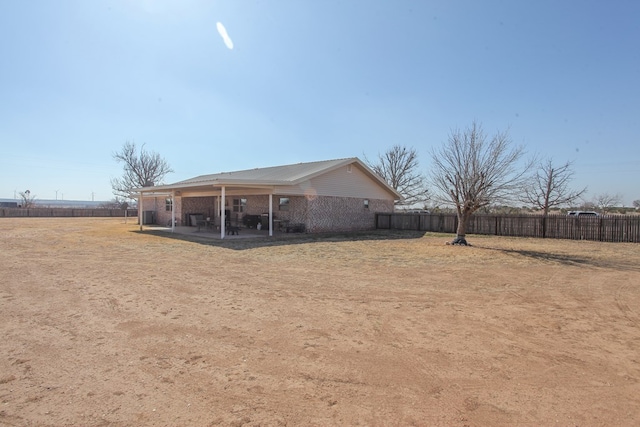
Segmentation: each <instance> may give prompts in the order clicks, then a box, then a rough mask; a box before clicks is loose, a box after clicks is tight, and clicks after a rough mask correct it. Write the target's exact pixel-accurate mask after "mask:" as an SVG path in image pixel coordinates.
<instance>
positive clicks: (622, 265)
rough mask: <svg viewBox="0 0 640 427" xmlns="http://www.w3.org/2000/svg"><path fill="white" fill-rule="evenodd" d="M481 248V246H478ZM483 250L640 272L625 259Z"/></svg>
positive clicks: (635, 265)
mask: <svg viewBox="0 0 640 427" xmlns="http://www.w3.org/2000/svg"><path fill="white" fill-rule="evenodd" d="M476 247H481V246H476ZM483 249H489V250H493V251H497V252H502V253H505V254H510V255H519V256H523V257H526V258H532V259H535V260H538V261H547V262H553V263H558V264H561V265H567V266H573V267H585V266H587V267H597V268H612V269H615V270H626V271H640V266H638V265H637V264H636V263H632V262H626V261H625V260H623V259H618V260H611V259H605V260H603V259H598V258H596V257H585V256H579V255H573V254H559V253H553V252H545V251H532V250H525V249H504V248H491V247H484V248H483Z"/></svg>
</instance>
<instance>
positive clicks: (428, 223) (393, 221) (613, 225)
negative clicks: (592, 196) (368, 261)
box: [376, 213, 640, 243]
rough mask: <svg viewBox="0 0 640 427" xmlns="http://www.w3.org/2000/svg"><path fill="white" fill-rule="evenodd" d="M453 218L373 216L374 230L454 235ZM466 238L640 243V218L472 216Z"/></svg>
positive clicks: (399, 215)
mask: <svg viewBox="0 0 640 427" xmlns="http://www.w3.org/2000/svg"><path fill="white" fill-rule="evenodd" d="M457 227H458V217H457V216H456V215H455V214H403V213H392V214H387V213H378V214H376V228H379V229H394V230H418V231H435V232H440V233H455V232H456V228H457ZM467 234H489V235H495V236H517V237H541V238H543V237H546V238H552V239H573V240H596V241H600V242H633V243H638V242H640V215H602V216H592V217H574V216H568V215H550V216H547V217H543V216H541V215H485V214H482V215H473V216H472V217H471V219H470V220H469V224H468V225H467Z"/></svg>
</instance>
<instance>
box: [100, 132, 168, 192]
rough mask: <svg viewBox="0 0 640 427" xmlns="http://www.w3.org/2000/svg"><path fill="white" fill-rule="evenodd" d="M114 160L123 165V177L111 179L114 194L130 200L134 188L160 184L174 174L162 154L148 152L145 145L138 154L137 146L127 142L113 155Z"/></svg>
mask: <svg viewBox="0 0 640 427" xmlns="http://www.w3.org/2000/svg"><path fill="white" fill-rule="evenodd" d="M113 158H114V159H115V160H116V161H117V162H118V163H123V166H122V168H123V172H124V173H123V175H122V177H121V178H113V179H111V188H112V189H113V194H114V195H116V196H120V197H125V198H130V197H131V196H130V195H131V190H132V189H134V188H140V187H149V186H152V185H156V184H160V183H161V182H162V180H163V179H164V177H165V176H166V175H167V174H168V173H171V172H173V170H172V169H171V167H170V166H169V163H167V161H166V160H165V159H163V158H162V157H160V154H158V153H155V152H149V151H146V150H145V148H144V144H143V145H142V147H140V153H139V154H138V153H137V150H136V144H135V143H133V142H129V141H127V142H125V144H124V145H123V146H122V149H121V150H120V151H119V152H117V153H114V154H113Z"/></svg>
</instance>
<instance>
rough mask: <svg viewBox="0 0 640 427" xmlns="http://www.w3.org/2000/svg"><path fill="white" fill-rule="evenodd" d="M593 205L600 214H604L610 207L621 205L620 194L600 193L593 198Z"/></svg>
mask: <svg viewBox="0 0 640 427" xmlns="http://www.w3.org/2000/svg"><path fill="white" fill-rule="evenodd" d="M593 203H594V205H595V206H596V207H597V208H598V209H599V210H600V212H601V213H603V214H606V213H608V212H609V210H610V209H611V208H612V207H614V206H616V205H619V204H620V203H622V196H621V195H620V194H609V193H602V194H598V195H596V196H595V197H594V198H593Z"/></svg>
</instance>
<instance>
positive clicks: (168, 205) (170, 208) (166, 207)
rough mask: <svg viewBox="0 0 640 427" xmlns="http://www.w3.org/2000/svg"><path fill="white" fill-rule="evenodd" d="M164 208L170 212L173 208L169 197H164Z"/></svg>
mask: <svg viewBox="0 0 640 427" xmlns="http://www.w3.org/2000/svg"><path fill="white" fill-rule="evenodd" d="M164 206H165V209H166V211H167V212H171V211H172V210H173V209H172V208H173V199H172V198H171V197H167V198H166V199H165V205H164Z"/></svg>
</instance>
